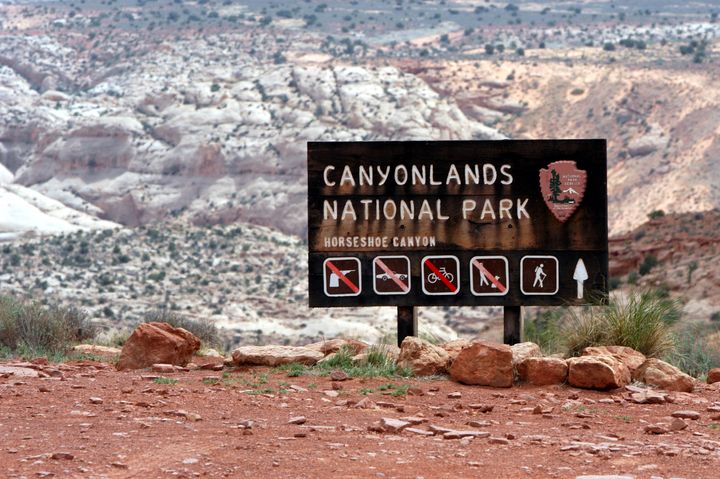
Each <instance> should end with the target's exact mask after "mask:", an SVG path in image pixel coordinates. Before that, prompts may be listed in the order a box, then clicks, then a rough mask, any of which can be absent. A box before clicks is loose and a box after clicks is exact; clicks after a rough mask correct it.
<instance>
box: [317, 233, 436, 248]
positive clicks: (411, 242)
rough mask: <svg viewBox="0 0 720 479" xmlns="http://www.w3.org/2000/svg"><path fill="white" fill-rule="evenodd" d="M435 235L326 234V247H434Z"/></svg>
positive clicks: (324, 240) (324, 242) (324, 241)
mask: <svg viewBox="0 0 720 479" xmlns="http://www.w3.org/2000/svg"><path fill="white" fill-rule="evenodd" d="M436 244H437V240H436V239H435V237H434V236H393V237H390V236H326V237H324V238H323V246H324V247H325V248H385V249H387V248H389V247H390V246H391V245H392V247H393V248H419V247H422V248H434V247H435V245H436Z"/></svg>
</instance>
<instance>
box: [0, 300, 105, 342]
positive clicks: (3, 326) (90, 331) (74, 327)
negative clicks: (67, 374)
mask: <svg viewBox="0 0 720 479" xmlns="http://www.w3.org/2000/svg"><path fill="white" fill-rule="evenodd" d="M96 332H97V330H96V327H95V325H94V324H93V323H92V322H91V321H90V319H89V318H88V315H87V313H86V312H85V311H83V310H81V309H78V308H75V307H64V306H57V305H50V306H46V305H43V304H40V303H39V302H37V301H32V300H25V299H16V298H12V297H8V296H3V297H0V348H2V349H3V350H5V352H6V353H9V354H14V355H20V356H47V355H52V356H57V355H62V354H65V353H67V352H68V351H69V350H70V349H71V348H72V347H73V346H74V345H76V344H78V343H81V342H84V341H88V340H92V339H93V338H95V335H96Z"/></svg>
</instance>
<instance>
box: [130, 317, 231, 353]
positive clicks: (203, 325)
mask: <svg viewBox="0 0 720 479" xmlns="http://www.w3.org/2000/svg"><path fill="white" fill-rule="evenodd" d="M144 322H145V323H168V324H169V325H171V326H173V327H175V328H183V329H185V330H187V331H190V332H191V333H193V334H194V335H195V336H197V337H198V338H199V339H200V341H202V343H203V346H206V347H211V348H214V347H220V346H221V345H222V344H223V338H222V337H221V335H220V330H219V329H218V327H217V326H215V324H214V323H213V322H212V321H210V320H208V319H192V318H188V317H187V316H183V315H181V314H178V313H176V312H173V311H168V310H167V309H159V310H157V311H152V312H151V313H149V314H148V315H147V316H145V321H144Z"/></svg>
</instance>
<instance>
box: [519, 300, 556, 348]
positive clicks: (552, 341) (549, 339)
mask: <svg viewBox="0 0 720 479" xmlns="http://www.w3.org/2000/svg"><path fill="white" fill-rule="evenodd" d="M564 316H565V310H564V309H548V310H545V311H542V312H541V311H538V313H537V315H536V316H535V318H534V319H530V318H528V320H526V321H525V322H524V325H523V337H524V338H525V341H532V342H533V343H535V344H537V345H538V346H540V349H542V351H543V353H545V354H553V353H557V352H561V351H562V349H563V340H562V326H563V320H564Z"/></svg>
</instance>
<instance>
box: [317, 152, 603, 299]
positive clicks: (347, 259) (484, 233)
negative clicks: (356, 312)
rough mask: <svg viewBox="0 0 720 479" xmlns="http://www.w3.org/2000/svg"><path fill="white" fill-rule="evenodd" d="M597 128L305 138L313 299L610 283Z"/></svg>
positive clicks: (502, 294)
mask: <svg viewBox="0 0 720 479" xmlns="http://www.w3.org/2000/svg"><path fill="white" fill-rule="evenodd" d="M606 165H607V159H606V144H605V140H511V141H440V142H347V143H346V142H333V143H329V142H328V143H326V142H310V143H308V241H309V248H310V255H309V267H310V279H309V281H310V306H315V307H327V306H439V305H453V306H463V305H465V306H469V305H504V306H518V305H559V304H586V303H590V302H593V301H598V300H600V298H601V297H602V295H601V294H598V293H607V277H608V226H607V224H608V223H607V173H606V172H607V169H606V168H607V166H606Z"/></svg>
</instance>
